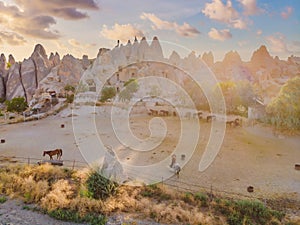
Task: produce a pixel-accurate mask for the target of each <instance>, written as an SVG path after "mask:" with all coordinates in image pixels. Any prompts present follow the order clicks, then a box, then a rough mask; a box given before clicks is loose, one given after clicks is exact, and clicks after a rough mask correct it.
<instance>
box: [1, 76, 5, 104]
mask: <svg viewBox="0 0 300 225" xmlns="http://www.w3.org/2000/svg"><path fill="white" fill-rule="evenodd" d="M4 98H5V83H4V77H3V76H2V74H1V71H0V99H1V100H2V99H4Z"/></svg>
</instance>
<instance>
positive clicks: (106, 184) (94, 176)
mask: <svg viewBox="0 0 300 225" xmlns="http://www.w3.org/2000/svg"><path fill="white" fill-rule="evenodd" d="M86 185H87V189H88V191H89V192H90V193H91V196H92V197H93V198H95V199H102V200H104V199H106V198H108V197H109V196H111V195H114V194H116V193H117V189H118V184H117V183H116V182H113V181H111V180H109V179H107V178H106V177H104V176H102V175H101V174H100V173H98V172H97V171H93V172H92V173H91V174H90V175H89V177H88V179H87V181H86Z"/></svg>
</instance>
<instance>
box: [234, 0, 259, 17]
mask: <svg viewBox="0 0 300 225" xmlns="http://www.w3.org/2000/svg"><path fill="white" fill-rule="evenodd" d="M239 2H240V3H241V4H242V6H243V8H244V14H245V15H255V14H258V13H260V12H261V11H262V9H260V8H258V7H257V5H256V0H239Z"/></svg>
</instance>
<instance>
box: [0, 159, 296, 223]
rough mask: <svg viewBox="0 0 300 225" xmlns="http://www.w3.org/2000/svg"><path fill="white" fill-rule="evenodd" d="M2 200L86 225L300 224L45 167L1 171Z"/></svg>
mask: <svg viewBox="0 0 300 225" xmlns="http://www.w3.org/2000/svg"><path fill="white" fill-rule="evenodd" d="M0 194H2V195H5V196H10V197H12V198H21V199H22V200H23V201H24V202H25V203H35V204H36V205H37V208H38V209H39V210H40V211H42V212H44V213H47V214H49V215H50V216H52V217H54V218H56V219H60V220H66V221H74V222H86V223H89V224H105V223H106V221H107V217H108V216H110V215H112V214H117V213H122V214H126V215H129V216H130V217H132V218H138V219H143V220H145V219H146V220H149V221H155V222H158V223H165V224H209V225H214V224H229V225H239V224H241V225H250V224H251V225H252V224H259V225H263V224H266V225H269V224H270V225H276V224H286V225H292V224H298V223H297V222H296V221H294V222H292V221H289V220H288V218H287V216H285V214H284V213H283V212H279V211H276V210H272V209H270V208H268V207H266V206H265V205H264V204H263V203H261V202H259V201H253V200H228V199H225V198H224V199H223V198H214V199H213V200H211V199H210V198H209V196H208V195H207V194H205V193H201V192H198V193H193V194H192V193H183V192H178V191H175V190H173V189H170V188H168V187H166V186H164V185H150V186H142V187H131V186H118V185H117V184H115V183H113V182H111V181H109V180H107V179H106V178H104V177H102V176H101V175H100V174H99V173H97V172H95V171H90V170H88V169H84V170H77V171H72V170H69V169H65V168H60V167H53V166H51V165H47V164H45V165H41V166H27V165H14V166H8V167H2V168H0ZM0 197H1V196H0ZM1 199H2V201H1V202H0V203H2V202H4V201H5V197H3V196H2V197H1ZM298 222H299V221H298Z"/></svg>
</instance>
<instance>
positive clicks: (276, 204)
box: [0, 155, 300, 213]
mask: <svg viewBox="0 0 300 225" xmlns="http://www.w3.org/2000/svg"><path fill="white" fill-rule="evenodd" d="M58 162H61V163H60V164H58ZM43 163H50V164H52V163H54V164H53V165H60V166H62V167H64V168H70V169H72V170H74V169H82V168H87V167H89V164H88V163H87V162H83V161H77V160H75V159H74V160H62V161H58V160H43V159H42V158H34V157H17V156H12V157H10V156H1V155H0V167H2V166H6V165H11V164H23V165H40V164H43ZM131 175H134V174H131ZM145 176H147V174H145ZM157 180H158V179H157V178H156V181H157ZM160 183H161V184H162V185H163V186H166V187H169V188H172V189H175V190H177V191H180V192H188V193H197V192H200V193H205V194H207V196H208V198H209V199H210V201H212V200H213V199H217V198H228V199H248V200H260V201H261V202H263V203H264V204H265V205H266V206H271V207H272V208H275V209H276V208H277V209H279V210H283V209H284V210H290V211H291V210H292V211H294V212H296V213H297V212H298V213H299V212H300V201H299V199H291V198H285V197H282V198H278V197H270V196H263V195H259V194H257V193H255V191H254V193H249V194H245V193H239V192H234V191H225V190H219V189H217V188H216V187H215V186H213V185H212V184H209V185H207V186H204V185H200V184H196V183H191V182H186V181H184V180H183V179H181V178H180V177H179V178H178V177H177V176H176V175H174V176H172V177H171V178H168V179H164V178H163V177H161V181H160Z"/></svg>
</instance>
